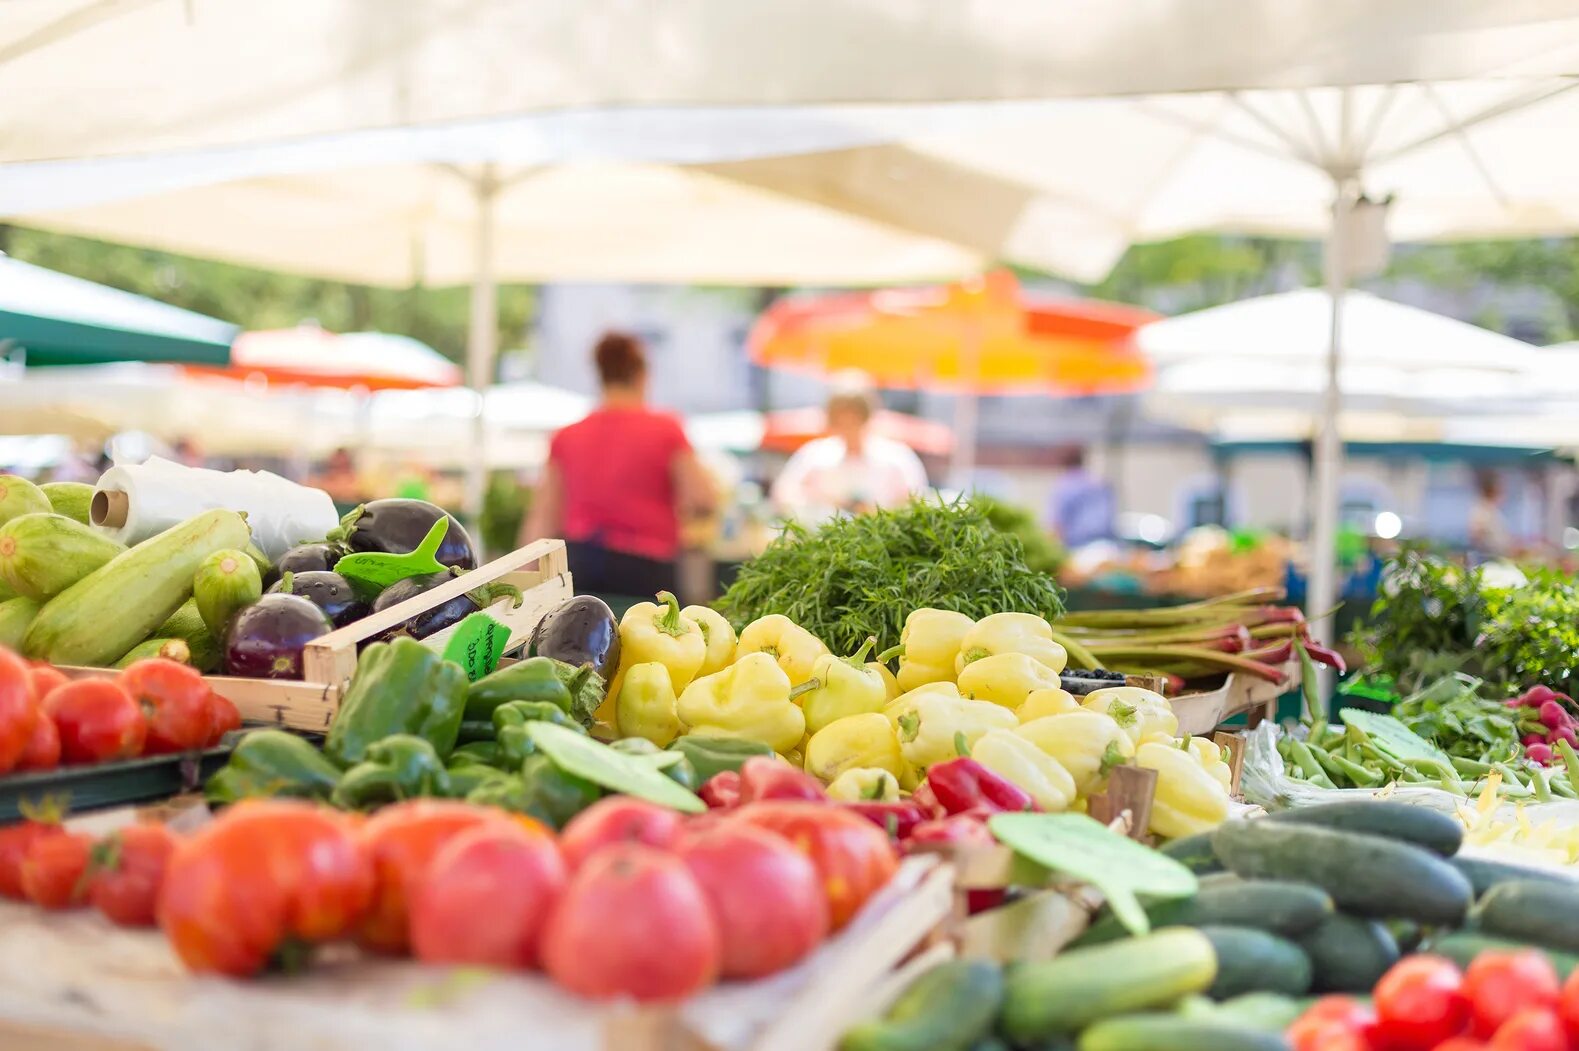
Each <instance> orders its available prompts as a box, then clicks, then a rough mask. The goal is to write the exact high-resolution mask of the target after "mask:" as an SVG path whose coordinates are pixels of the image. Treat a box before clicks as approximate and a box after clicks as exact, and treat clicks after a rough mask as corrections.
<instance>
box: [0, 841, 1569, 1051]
mask: <svg viewBox="0 0 1579 1051" xmlns="http://www.w3.org/2000/svg"><path fill="white" fill-rule="evenodd" d="M0 834H3V833H0ZM4 857H5V855H4V852H3V850H0V862H3V859H4ZM4 877H5V866H4V864H0V880H3V879H4ZM4 891H5V887H4V885H3V884H0V893H4ZM1557 1014H1558V1015H1559V1016H1560V1017H1561V1018H1562V1021H1563V1029H1565V1030H1566V1031H1567V1033H1568V1040H1569V1042H1571V1043H1572V1044H1573V1045H1574V1046H1576V1047H1579V970H1576V971H1574V972H1573V973H1572V974H1570V975H1569V976H1568V980H1567V981H1565V982H1563V988H1562V992H1561V993H1560V994H1559V996H1558V1001H1557Z"/></svg>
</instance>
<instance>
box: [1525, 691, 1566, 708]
mask: <svg viewBox="0 0 1579 1051" xmlns="http://www.w3.org/2000/svg"><path fill="white" fill-rule="evenodd" d="M1567 699H1568V698H1567V697H1565V696H1563V695H1562V694H1560V693H1558V692H1557V691H1556V690H1554V689H1552V688H1551V687H1550V686H1531V687H1530V688H1529V689H1528V690H1525V691H1524V693H1523V694H1521V695H1520V697H1519V700H1520V701H1522V702H1524V704H1525V705H1527V706H1528V707H1530V708H1539V707H1540V706H1541V705H1543V704H1545V703H1546V702H1547V701H1556V700H1564V701H1566V700H1567Z"/></svg>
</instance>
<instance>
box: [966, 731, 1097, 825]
mask: <svg viewBox="0 0 1579 1051" xmlns="http://www.w3.org/2000/svg"><path fill="white" fill-rule="evenodd" d="M970 757H971V758H972V759H974V760H976V762H978V763H980V764H981V765H982V766H985V767H986V768H987V769H988V770H991V771H992V772H993V773H995V774H1001V775H1002V776H1004V777H1006V778H1008V779H1009V780H1010V781H1013V782H1014V783H1015V784H1017V785H1019V786H1020V787H1021V788H1022V789H1024V790H1025V793H1026V794H1027V795H1029V796H1030V797H1031V798H1032V799H1034V800H1036V805H1037V806H1039V807H1041V808H1042V809H1043V810H1046V811H1049V812H1057V811H1060V810H1066V809H1068V807H1069V804H1070V803H1073V802H1074V801H1075V779H1074V778H1073V777H1072V776H1070V773H1069V771H1068V770H1065V769H1064V767H1063V764H1061V763H1060V762H1059V761H1058V760H1056V759H1054V758H1053V757H1052V756H1050V755H1048V754H1047V753H1046V752H1044V751H1042V750H1041V749H1040V748H1038V747H1036V745H1034V744H1032V743H1031V742H1030V741H1027V740H1026V739H1025V738H1023V737H1020V736H1018V735H1016V734H1014V733H1013V732H1011V731H1009V730H989V731H988V732H987V733H985V734H982V736H981V739H980V740H978V741H977V742H976V743H975V744H974V745H973V746H971V750H970Z"/></svg>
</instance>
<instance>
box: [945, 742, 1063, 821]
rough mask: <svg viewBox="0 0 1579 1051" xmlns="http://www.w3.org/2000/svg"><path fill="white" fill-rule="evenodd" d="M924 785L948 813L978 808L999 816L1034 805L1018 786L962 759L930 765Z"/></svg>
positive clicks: (974, 762) (959, 812) (977, 764)
mask: <svg viewBox="0 0 1579 1051" xmlns="http://www.w3.org/2000/svg"><path fill="white" fill-rule="evenodd" d="M927 784H928V785H930V786H931V787H932V794H933V795H934V796H936V797H937V801H938V802H939V803H940V804H942V806H943V809H944V810H945V811H947V812H948V813H950V814H961V813H964V812H965V811H967V810H971V809H974V808H976V807H982V806H984V807H988V808H989V809H991V810H993V811H996V812H999V813H1012V812H1014V811H1019V810H1035V809H1036V803H1035V802H1034V801H1033V800H1032V799H1031V797H1030V796H1029V795H1027V794H1026V792H1025V791H1024V790H1023V789H1022V788H1020V786H1019V785H1016V784H1015V783H1014V782H1013V781H1010V780H1009V779H1007V778H1004V777H1000V776H998V775H997V774H995V773H993V772H992V771H991V770H988V769H987V768H986V767H985V766H982V765H981V764H980V763H978V762H976V760H974V759H971V758H968V757H965V756H961V757H960V758H958V759H950V760H948V761H946V762H942V763H934V764H933V765H932V766H931V767H929V768H928V769H927Z"/></svg>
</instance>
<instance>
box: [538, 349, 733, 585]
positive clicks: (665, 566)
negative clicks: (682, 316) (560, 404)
mask: <svg viewBox="0 0 1579 1051" xmlns="http://www.w3.org/2000/svg"><path fill="white" fill-rule="evenodd" d="M593 360H594V362H595V363H596V364H597V369H598V378H599V380H600V381H601V382H602V385H603V401H602V403H601V404H600V405H599V406H598V407H597V408H596V409H594V410H593V411H592V412H591V413H590V414H589V415H588V416H587V417H586V419H584V420H582V421H581V422H579V423H573V424H571V425H570V426H569V427H566V428H565V429H564V430H562V431H560V432H559V433H558V434H556V435H554V438H553V441H552V442H551V443H550V444H549V447H548V463H547V464H546V465H544V467H543V475H542V479H541V480H540V481H539V482H538V486H537V490H536V492H535V493H534V494H533V496H532V512H531V514H530V515H528V516H527V520H526V523H525V527H524V528H523V529H522V533H521V535H522V540H523V542H524V541H529V540H532V539H535V538H537V537H542V536H558V537H563V538H564V540H565V546H566V548H567V549H568V554H569V556H570V571H571V573H572V574H573V575H574V577H575V581H576V590H578V591H582V592H599V593H603V594H610V595H652V594H654V593H656V592H659V591H673V590H675V579H676V573H675V562H674V560H675V556H676V555H678V554H679V551H680V518H681V516H682V515H703V514H706V513H708V511H710V510H711V508H712V502H713V493H712V486H711V484H710V483H709V481H708V478H707V475H706V473H705V472H704V471H703V470H702V467H701V465H700V464H699V463H697V460H696V455H695V454H694V453H693V452H692V451H691V443H690V442H688V441H687V440H686V437H685V430H684V428H682V427H681V426H680V421H679V420H678V419H677V418H675V417H674V416H672V415H670V414H669V413H665V412H657V411H654V410H653V409H650V408H648V407H647V355H646V351H645V350H643V349H642V345H641V342H640V341H639V340H638V339H637V338H636V337H635V336H630V335H626V334H625V333H621V332H610V333H607V334H605V335H604V336H603V338H602V339H600V340H598V345H597V347H596V349H595V350H594V351H593Z"/></svg>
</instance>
